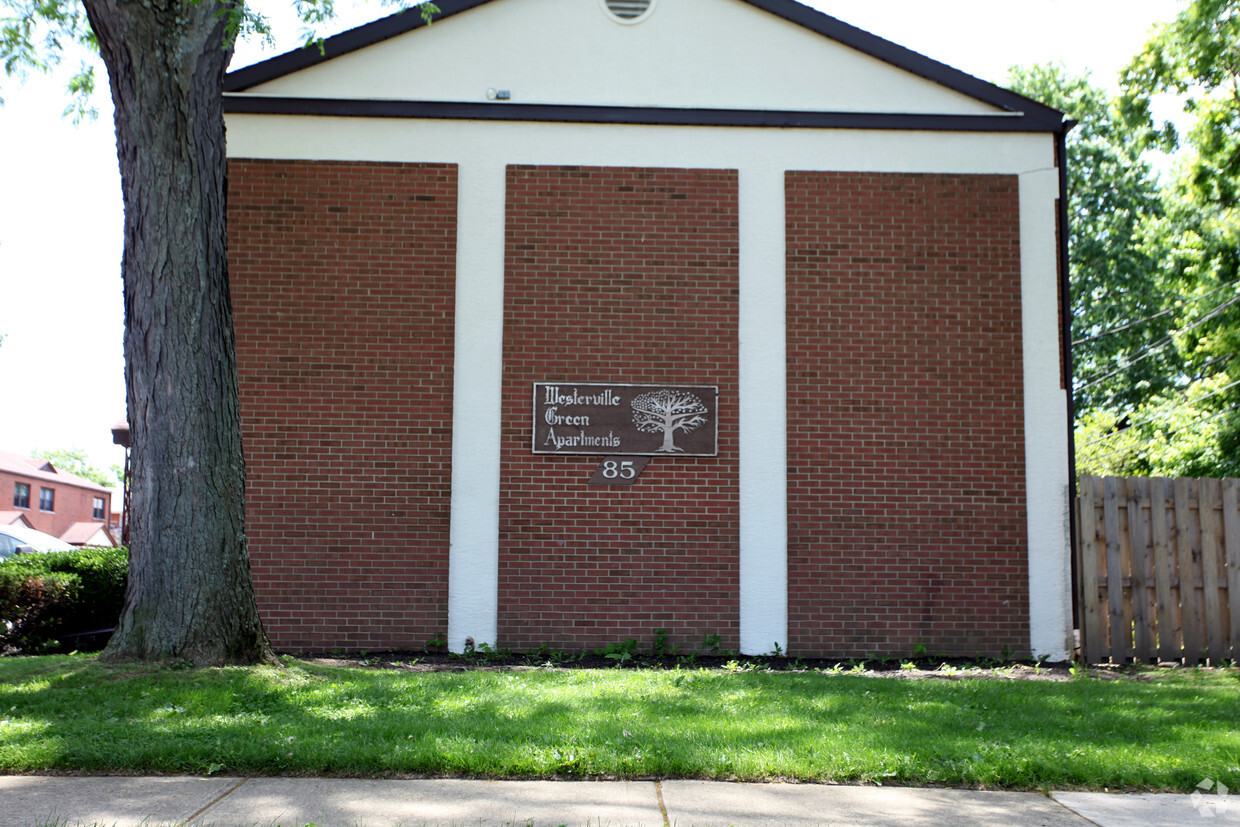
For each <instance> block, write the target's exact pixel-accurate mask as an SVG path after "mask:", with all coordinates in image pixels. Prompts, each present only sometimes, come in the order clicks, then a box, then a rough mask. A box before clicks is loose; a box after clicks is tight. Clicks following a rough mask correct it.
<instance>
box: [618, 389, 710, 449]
mask: <svg viewBox="0 0 1240 827" xmlns="http://www.w3.org/2000/svg"><path fill="white" fill-rule="evenodd" d="M629 404H630V405H631V406H632V408H633V424H634V425H636V426H637V430H639V431H641V432H642V433H647V434H654V433H659V432H660V431H661V432H662V433H663V445H662V447H660V448H659V449H658V451H659V452H660V453H668V454H671V453H682V449H680V448H677V447H676V444H675V442H674V438H675V435H676V432H677V431H684V432H685V433H689V432H690V431H694V430H697V429H698V428H699V427H700V426H702V425H705V424H706V416H705V414H706V413H707V412H708V410H709V409H708V408H707V407H706V405H704V404H703V403H702V400H701V399H698V398H697V397H696V396H694V395H693V394H691V393H689V392H688V391H673V390H667V389H664V390H657V391H650V392H649V393H643V394H641V395H639V396H635V397H634V398H633V401H632V402H631V403H629Z"/></svg>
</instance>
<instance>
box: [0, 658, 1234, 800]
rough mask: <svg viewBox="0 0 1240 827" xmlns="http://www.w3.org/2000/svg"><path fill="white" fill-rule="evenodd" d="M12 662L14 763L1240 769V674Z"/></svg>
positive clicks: (29, 766)
mask: <svg viewBox="0 0 1240 827" xmlns="http://www.w3.org/2000/svg"><path fill="white" fill-rule="evenodd" d="M30 661H33V662H29V661H28V662H27V663H25V664H22V665H19V666H11V665H10V664H9V663H5V662H0V719H3V720H4V724H3V725H0V771H7V772H27V771H38V770H55V769H59V770H70V769H77V770H86V771H93V772H103V771H110V772H155V773H191V774H204V775H210V774H216V773H219V774H229V775H300V774H312V775H345V776H376V777H386V776H399V775H431V776H437V775H456V776H466V777H484V778H493V777H517V778H551V777H560V778H606V777H620V778H648V777H657V778H712V779H748V780H765V779H773V778H779V779H789V780H806V781H862V782H879V783H899V784H944V785H953V786H983V787H1008V788H1017V789H1045V788H1049V787H1056V788H1065V787H1088V788H1103V787H1107V788H1111V789H1117V788H1118V789H1124V788H1136V789H1174V790H1191V789H1193V788H1194V787H1195V785H1196V784H1197V783H1198V782H1200V781H1201V780H1203V779H1204V778H1207V777H1209V778H1213V779H1215V780H1220V781H1223V782H1224V783H1226V784H1227V785H1228V786H1229V787H1232V788H1236V787H1240V683H1238V682H1237V681H1236V680H1235V678H1234V677H1229V676H1227V675H1221V674H1220V675H1213V676H1210V677H1209V678H1208V679H1201V678H1198V677H1194V676H1192V675H1191V674H1189V675H1184V676H1181V677H1175V678H1169V679H1165V680H1161V679H1160V680H1153V681H1097V680H1080V681H1071V682H1059V683H1049V682H1037V681H1030V682H1020V683H1013V682H1002V681H992V680H983V679H963V680H954V681H940V680H933V681H912V680H892V679H884V678H871V677H856V676H850V675H827V674H821V673H765V672H745V673H740V674H729V673H723V672H708V671H705V670H693V671H650V672H646V671H634V670H597V671H594V670H575V671H566V672H561V671H554V670H532V671H525V672H487V671H474V672H438V673H418V674H410V673H407V672H390V671H379V670H354V669H346V668H339V667H327V666H315V665H308V664H296V663H295V664H293V665H292V666H290V667H289V668H285V669H276V668H248V669H242V668H229V669H211V670H172V669H164V670H151V669H149V668H145V669H144V668H135V667H108V666H103V665H100V664H97V663H95V662H93V661H92V660H89V659H84V658H37V659H30Z"/></svg>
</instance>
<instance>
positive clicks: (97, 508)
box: [0, 451, 113, 545]
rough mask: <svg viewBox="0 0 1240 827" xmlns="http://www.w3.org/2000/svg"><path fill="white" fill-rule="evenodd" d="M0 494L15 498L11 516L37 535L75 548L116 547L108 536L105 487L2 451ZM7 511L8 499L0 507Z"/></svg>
mask: <svg viewBox="0 0 1240 827" xmlns="http://www.w3.org/2000/svg"><path fill="white" fill-rule="evenodd" d="M0 492H3V496H4V497H6V498H8V497H12V505H13V507H12V509H11V511H12V512H16V513H17V514H20V515H21V516H23V517H24V518H25V519H26V522H27V523H28V524H29V526H30V527H31V528H33V529H35V530H36V531H42V532H43V533H44V534H51V535H52V536H53V537H60V538H61V539H63V540H64V541H65V542H67V543H72V544H74V545H112V544H113V543H112V542H111V536H110V535H109V534H108V533H107V530H106V526H107V520H108V515H109V514H111V508H112V492H111V491H110V490H109V489H107V488H104V487H103V486H102V485H98V484H96V483H94V482H91V481H90V480H88V479H83V478H82V477H79V476H77V475H75V474H70V473H69V472H67V471H62V470H60V469H59V468H57V467H56V466H55V465H53V464H52V463H51V462H49V461H47V460H45V459H35V458H33V457H24V456H21V455H20V454H10V453H6V452H3V451H0ZM7 505H8V500H7V499H6V500H5V501H4V502H0V506H7ZM9 512H10V509H8V508H5V513H6V514H7V513H9ZM6 522H11V521H6ZM66 535H68V536H66Z"/></svg>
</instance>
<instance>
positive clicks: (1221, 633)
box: [1197, 480, 1231, 666]
mask: <svg viewBox="0 0 1240 827" xmlns="http://www.w3.org/2000/svg"><path fill="white" fill-rule="evenodd" d="M1219 499H1220V497H1219V484H1218V480H1201V481H1200V483H1199V485H1198V489H1197V519H1198V521H1199V523H1200V525H1201V589H1202V592H1201V598H1202V601H1201V602H1202V608H1203V618H1202V620H1203V621H1204V624H1205V649H1206V651H1207V652H1209V654H1210V661H1211V663H1212V664H1214V665H1215V666H1217V665H1218V664H1219V662H1220V661H1222V660H1223V658H1224V657H1226V655H1225V653H1226V651H1227V650H1228V649H1230V648H1231V647H1229V646H1228V645H1227V628H1226V627H1225V626H1224V625H1223V606H1222V601H1221V600H1220V599H1219V598H1220V595H1219V586H1220V585H1221V584H1220V580H1222V581H1223V582H1226V581H1225V580H1224V579H1223V578H1222V577H1220V575H1222V571H1221V569H1222V566H1221V565H1220V564H1221V563H1222V562H1223V561H1222V559H1221V555H1220V554H1219V551H1220V548H1219V545H1218V540H1217V537H1218V533H1219V532H1218V530H1217V529H1216V528H1215V520H1217V519H1218V514H1217V512H1218V510H1219V505H1220V504H1219Z"/></svg>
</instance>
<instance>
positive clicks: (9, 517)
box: [0, 511, 34, 528]
mask: <svg viewBox="0 0 1240 827" xmlns="http://www.w3.org/2000/svg"><path fill="white" fill-rule="evenodd" d="M0 525H22V526H25V527H26V528H34V524H33V523H31V522H30V520H29V519H28V518H27V517H26V515H25V514H23V513H21V512H20V511H0Z"/></svg>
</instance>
